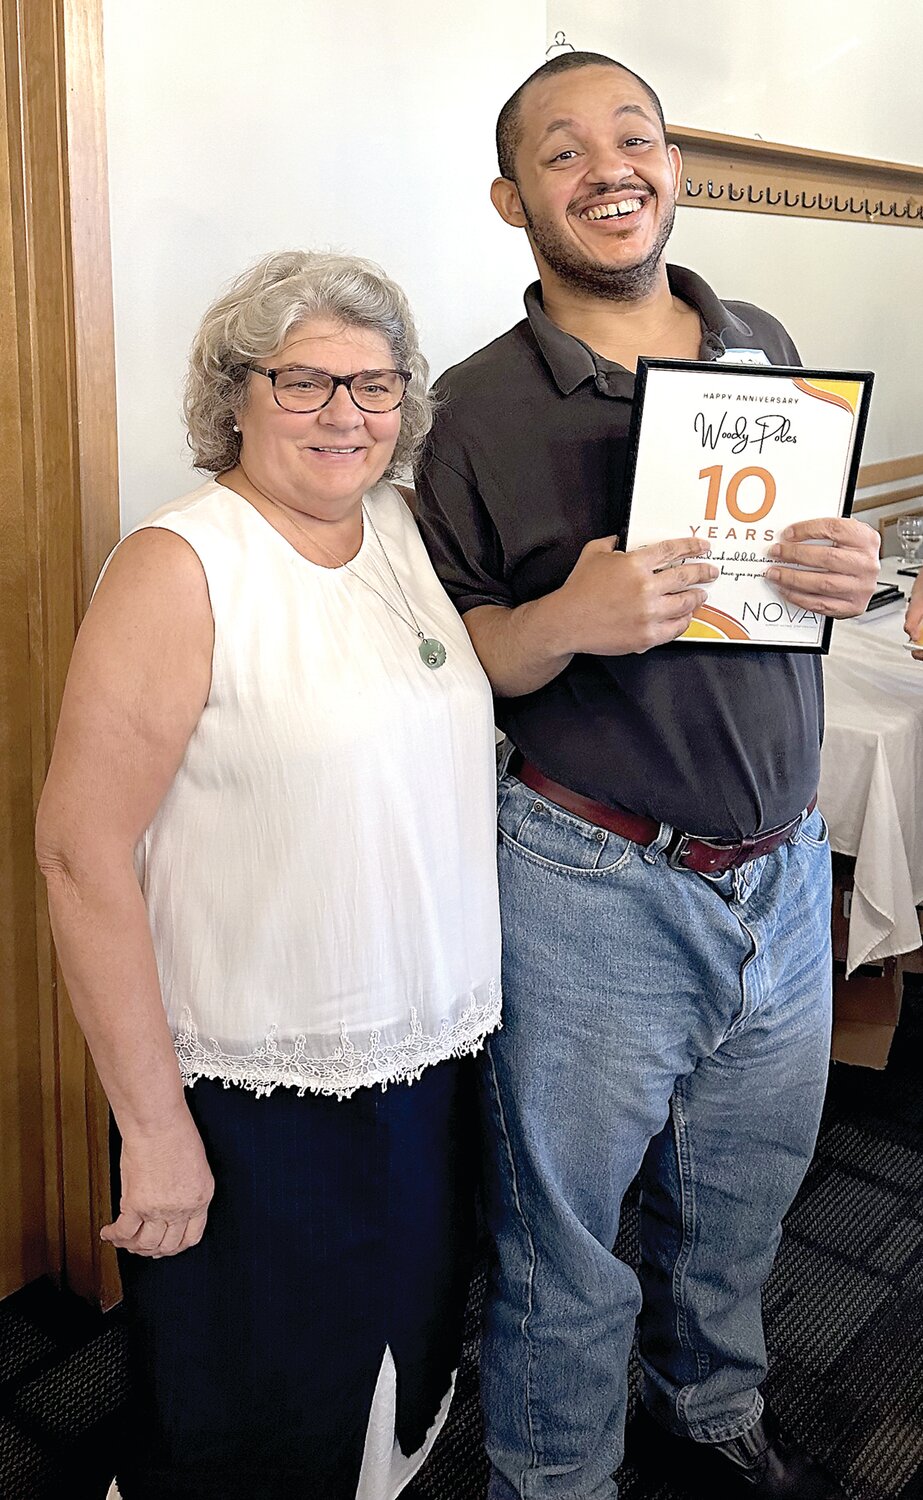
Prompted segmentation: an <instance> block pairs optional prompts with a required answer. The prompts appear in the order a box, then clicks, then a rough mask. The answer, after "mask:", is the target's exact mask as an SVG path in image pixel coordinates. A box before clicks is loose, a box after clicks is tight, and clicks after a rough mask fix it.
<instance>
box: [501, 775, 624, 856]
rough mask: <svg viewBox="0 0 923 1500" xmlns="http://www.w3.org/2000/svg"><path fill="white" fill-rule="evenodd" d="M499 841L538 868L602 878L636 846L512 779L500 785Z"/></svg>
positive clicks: (506, 778)
mask: <svg viewBox="0 0 923 1500" xmlns="http://www.w3.org/2000/svg"><path fill="white" fill-rule="evenodd" d="M498 822H499V830H500V841H501V843H504V844H506V845H508V846H509V847H511V848H513V849H515V850H516V852H517V853H519V854H522V855H524V856H525V857H526V858H527V859H530V860H533V861H535V862H537V863H539V864H543V865H547V866H552V867H554V868H556V869H559V870H566V871H568V872H569V873H570V874H575V875H592V876H597V877H599V876H604V875H610V874H613V873H614V872H617V871H620V870H622V869H624V868H625V866H626V865H627V864H628V863H629V862H630V860H631V858H632V855H633V854H634V852H635V851H636V849H637V847H638V846H637V845H636V844H634V843H632V842H631V841H630V840H629V839H624V838H622V837H621V836H620V835H619V834H617V833H612V832H610V830H609V829H607V828H599V827H597V826H596V824H595V823H588V822H586V821H585V820H584V819H583V818H577V817H575V816H574V815H573V813H569V812H566V811H565V810H564V808H562V807H558V805H557V803H555V802H549V801H547V800H546V799H545V798H544V797H536V795H535V793H534V792H533V791H531V789H530V788H529V787H527V786H524V785H523V783H522V782H521V781H518V780H517V778H516V777H515V776H509V775H507V776H504V777H502V778H501V782H500V810H499V820H498Z"/></svg>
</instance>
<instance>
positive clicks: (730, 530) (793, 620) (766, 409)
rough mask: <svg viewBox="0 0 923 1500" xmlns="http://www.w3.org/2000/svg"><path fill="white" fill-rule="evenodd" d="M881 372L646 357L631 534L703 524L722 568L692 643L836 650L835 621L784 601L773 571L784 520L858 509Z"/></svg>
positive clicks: (643, 537) (697, 528) (696, 529)
mask: <svg viewBox="0 0 923 1500" xmlns="http://www.w3.org/2000/svg"><path fill="white" fill-rule="evenodd" d="M872 380H873V376H872V375H871V374H869V373H868V372H867V371H864V372H858V373H854V372H851V373H847V372H842V371H831V370H794V369H779V368H775V367H773V366H769V365H726V364H720V363H713V364H704V363H702V364H700V363H693V362H690V361H684V360H657V359H651V360H641V361H639V364H638V378H637V385H636V394H635V406H634V411H633V414H632V430H631V451H630V457H629V470H628V485H629V491H630V510H629V518H628V525H627V528H626V530H625V536H624V540H623V543H622V545H624V547H625V550H626V551H633V550H634V549H635V548H636V547H643V546H646V545H648V544H649V543H651V542H660V541H666V540H667V539H668V538H671V537H682V536H685V535H686V534H687V533H688V534H689V535H690V536H696V537H700V538H702V537H704V538H706V539H707V540H708V541H709V542H710V543H711V549H712V556H711V561H712V562H713V563H715V564H716V565H717V566H718V567H719V568H720V570H721V573H720V576H719V577H718V578H717V579H716V580H715V582H714V583H712V584H710V585H709V586H708V600H707V603H705V604H704V605H703V606H702V607H701V609H699V610H697V611H696V613H695V615H694V616H693V619H692V622H691V624H690V626H689V628H688V630H686V631H685V633H684V634H683V635H682V636H680V637H679V640H680V641H681V642H686V641H688V642H691V643H694V644H696V645H704V644H707V643H711V644H713V645H721V646H761V647H769V648H773V647H774V648H775V649H777V650H782V651H792V650H796V651H797V650H801V651H826V650H827V648H828V645H829V641H830V629H831V621H830V620H829V619H827V618H826V617H825V616H823V615H817V614H814V613H813V612H812V611H810V610H804V609H800V608H798V607H797V606H795V605H791V604H788V603H786V601H785V600H784V599H782V597H781V595H780V594H778V593H777V592H776V590H775V589H774V588H773V587H772V584H770V583H768V582H767V581H766V579H765V578H764V576H763V575H764V574H765V572H766V569H767V567H769V566H770V565H771V562H772V559H771V558H770V557H769V556H768V549H769V548H770V547H771V546H772V544H773V542H775V541H777V540H778V539H779V537H780V534H781V532H782V531H783V530H784V528H785V527H786V526H790V525H792V524H793V523H794V522H796V521H810V520H816V519H818V518H819V517H822V516H824V517H825V516H844V515H848V514H849V511H850V507H851V505H852V497H853V492H854V490H855V485H856V475H857V472H858V468H859V457H860V453H861V448H862V437H863V435H864V431H865V423H866V418H867V415H868V405H869V398H870V395H871V388H872Z"/></svg>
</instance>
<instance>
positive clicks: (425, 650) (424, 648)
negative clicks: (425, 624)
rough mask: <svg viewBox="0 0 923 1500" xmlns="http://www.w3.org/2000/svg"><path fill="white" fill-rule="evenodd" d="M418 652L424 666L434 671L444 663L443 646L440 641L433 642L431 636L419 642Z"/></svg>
mask: <svg viewBox="0 0 923 1500" xmlns="http://www.w3.org/2000/svg"><path fill="white" fill-rule="evenodd" d="M419 651H420V656H421V657H422V658H423V661H424V662H425V664H426V666H428V667H432V668H433V670H434V671H435V669H436V667H441V666H442V664H443V662H444V661H445V646H444V645H443V644H442V642H441V641H434V640H433V639H432V637H431V636H427V637H426V639H425V640H423V641H421V642H420V646H419Z"/></svg>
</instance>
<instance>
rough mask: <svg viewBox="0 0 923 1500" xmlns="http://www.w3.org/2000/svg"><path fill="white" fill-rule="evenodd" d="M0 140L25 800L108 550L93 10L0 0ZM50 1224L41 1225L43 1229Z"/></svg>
mask: <svg viewBox="0 0 923 1500" xmlns="http://www.w3.org/2000/svg"><path fill="white" fill-rule="evenodd" d="M0 3H2V15H3V28H4V38H5V42H6V47H7V73H6V97H7V100H8V101H9V100H10V99H11V98H13V97H15V98H16V99H17V101H18V104H17V108H18V110H19V116H18V119H17V120H16V122H15V131H14V132H13V134H12V135H11V140H12V141H13V142H14V144H15V146H16V148H17V150H16V152H15V153H13V152H11V154H16V156H17V160H18V167H17V178H16V180H15V181H14V182H13V184H12V200H13V216H14V219H15V221H16V222H15V226H14V235H13V246H14V261H15V302H16V312H17V330H18V358H19V369H20V388H21V400H22V413H21V431H22V434H23V453H24V458H23V487H22V490H23V495H24V497H25V510H26V517H27V534H26V538H25V548H26V553H27V557H28V560H29V569H30V601H29V630H30V640H31V648H32V726H33V784H32V798H33V806H34V805H37V800H38V795H39V792H40V789H41V784H42V782H43V780H44V775H45V769H46V767H47V761H48V757H49V754H50V750H51V745H52V742H53V737H54V730H55V725H56V723H57V717H58V712H59V709H60V702H61V694H62V691H63V686H64V680H65V677H66V673H67V667H68V663H69V660H70V655H71V651H72V648H73V642H74V636H75V634H76V630H77V625H78V623H79V620H80V618H81V615H82V612H83V607H84V604H85V601H86V599H87V598H88V595H89V592H90V590H91V589H92V586H93V583H94V581H95V578H96V575H97V572H98V569H99V565H100V563H101V561H102V559H103V557H104V556H105V554H106V553H107V552H108V551H109V550H110V548H111V547H112V546H113V545H114V543H115V542H116V541H117V540H118V535H119V506H118V464H117V451H116V426H115V354H114V343H113V333H112V322H113V319H112V293H111V276H110V269H109V268H110V252H109V217H108V193H107V186H106V152H105V108H104V75H103V54H102V0H45V3H43V4H34V3H32V0H0ZM35 879H36V887H37V895H36V912H37V961H38V967H39V975H40V979H39V1008H40V1014H41V1036H42V1041H41V1047H42V1075H43V1093H44V1100H45V1130H44V1137H45V1151H46V1161H47V1163H48V1173H47V1174H46V1175H47V1178H48V1181H49V1189H48V1203H47V1213H48V1221H49V1238H50V1239H53V1237H54V1234H55V1232H57V1236H58V1247H59V1253H58V1267H59V1269H60V1270H61V1271H62V1272H63V1274H64V1276H65V1278H66V1280H67V1282H68V1284H69V1285H70V1286H71V1287H72V1288H73V1289H74V1290H75V1291H78V1292H80V1293H81V1294H83V1295H85V1296H87V1297H91V1298H93V1299H94V1300H98V1301H101V1302H102V1303H103V1304H104V1305H107V1304H109V1303H110V1302H111V1301H112V1300H114V1299H115V1297H116V1296H117V1291H118V1282H117V1278H116V1273H115V1260H114V1256H113V1255H112V1252H111V1250H110V1249H109V1247H106V1246H103V1245H102V1244H101V1242H100V1240H99V1225H100V1223H101V1222H102V1219H103V1217H104V1215H105V1213H106V1210H107V1200H108V1153H107V1150H106V1141H105V1136H106V1118H107V1115H106V1107H105V1101H104V1099H103V1097H102V1092H101V1090H100V1087H99V1084H98V1081H97V1080H96V1076H95V1072H94V1071H93V1068H92V1064H91V1062H90V1059H89V1056H88V1053H87V1050H86V1047H85V1045H84V1042H83V1038H82V1036H81V1034H80V1032H79V1030H78V1028H77V1025H76V1022H75V1020H74V1018H73V1014H72V1012H71V1008H70V1003H69V1001H68V999H67V996H66V993H65V990H64V986H63V982H62V980H61V978H60V975H59V973H58V970H57V965H56V962H55V958H54V954H53V948H52V944H51V937H50V931H49V925H48V920H47V909H46V906H45V900H44V890H43V888H42V886H41V883H40V881H39V880H38V876H37V872H36V875H35ZM55 1220H56V1221H57V1229H56V1230H55Z"/></svg>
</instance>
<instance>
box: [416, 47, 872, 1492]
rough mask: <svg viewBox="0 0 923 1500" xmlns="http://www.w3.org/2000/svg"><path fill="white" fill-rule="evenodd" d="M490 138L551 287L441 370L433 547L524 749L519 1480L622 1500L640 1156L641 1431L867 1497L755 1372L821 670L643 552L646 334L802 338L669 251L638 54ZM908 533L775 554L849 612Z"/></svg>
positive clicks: (538, 290)
mask: <svg viewBox="0 0 923 1500" xmlns="http://www.w3.org/2000/svg"><path fill="white" fill-rule="evenodd" d="M497 137H498V152H499V158H500V173H501V175H500V177H499V178H498V179H497V180H496V181H495V182H494V184H493V188H492V198H493V203H494V206H495V207H496V208H497V210H498V212H499V213H500V214H501V216H502V217H503V218H504V219H505V220H506V222H507V223H508V224H511V225H514V226H516V227H520V228H523V229H525V231H526V234H527V236H528V238H529V242H530V245H531V248H532V251H533V254H534V256H535V260H536V263H537V265H538V271H539V277H540V285H535V286H532V287H530V288H529V290H528V291H527V293H526V312H527V318H526V319H525V320H524V321H523V322H522V323H520V324H518V325H517V326H516V327H515V328H513V329H512V330H511V331H510V332H509V333H507V334H505V335H503V337H501V338H499V339H497V340H496V341H495V342H494V343H493V344H491V345H489V346H488V347H487V348H486V349H483V350H481V351H480V352H479V353H477V354H475V355H473V356H472V357H471V358H470V359H468V360H466V361H465V362H464V363H463V364H461V365H458V366H457V367H456V368H454V369H452V370H450V371H449V372H448V373H447V375H446V376H445V377H444V378H443V380H442V382H441V384H440V387H439V389H440V392H441V395H442V397H443V400H444V405H443V407H442V409H441V411H440V413H439V415H438V417H437V420H436V425H435V428H434V431H433V434H432V437H431V440H430V443H429V447H428V450H427V452H426V454H425V455H424V459H423V463H422V468H421V472H420V475H419V492H420V513H421V523H422V526H423V530H424V535H425V537H426V540H427V543H428V546H429V548H430V551H431V554H432V556H433V558H434V560H435V563H436V566H437V569H438V571H439V572H440V574H441V577H442V579H443V581H444V583H445V584H446V586H447V588H448V589H449V591H450V593H451V594H452V596H453V597H454V599H455V602H456V604H457V606H458V608H459V609H460V610H461V611H462V612H463V614H464V617H465V623H466V625H467V626H468V628H469V631H470V634H471V637H472V640H473V642H474V645H475V647H476V649H477V652H478V654H479V656H480V658H481V661H482V662H483V664H484V667H485V669H486V671H487V673H488V675H489V677H490V679H491V681H492V683H493V687H494V691H495V695H496V699H497V716H498V722H499V723H500V725H501V726H502V727H503V728H504V729H505V731H506V734H507V736H508V738H509V741H510V742H511V745H512V747H513V750H512V757H511V759H510V761H509V764H508V765H507V767H506V770H505V774H504V775H503V776H502V778H501V785H500V869H501V888H502V903H503V915H504V921H505V936H504V943H505V954H504V990H505V996H504V1006H505V1026H504V1029H503V1030H502V1032H500V1033H498V1034H497V1036H496V1037H495V1039H493V1040H492V1041H491V1044H490V1049H489V1053H488V1055H487V1058H486V1066H485V1075H486V1084H485V1088H486V1094H487V1100H488V1109H489V1111H490V1118H491V1123H492V1130H491V1132H490V1134H491V1137H492V1148H491V1150H492V1158H493V1159H492V1161H491V1162H490V1167H489V1192H490V1214H491V1222H492V1229H493V1233H494V1235H495V1239H496V1245H497V1250H498V1264H497V1267H496V1270H495V1273H494V1277H493V1284H492V1288H491V1292H490V1296H489V1305H488V1310H487V1318H486V1330H485V1343H484V1358H483V1391H484V1404H485V1412H486V1432H487V1445H488V1450H489V1453H490V1458H491V1462H492V1465H493V1468H492V1475H491V1488H490V1491H489V1494H490V1496H491V1500H508V1497H512V1496H522V1497H526V1496H527V1497H529V1500H552V1497H565V1496H566V1497H568V1500H578V1497H579V1500H609V1497H613V1496H615V1495H616V1492H617V1491H616V1485H615V1481H614V1480H613V1478H612V1474H613V1471H614V1470H615V1469H616V1468H617V1466H618V1464H619V1462H620V1460H621V1456H622V1433H623V1426H624V1417H625V1406H626V1368H627V1362H628V1354H629V1349H630V1346H631V1341H632V1335H633V1330H634V1323H635V1318H636V1315H637V1313H638V1311H639V1308H640V1305H641V1291H640V1287H639V1282H638V1279H637V1278H636V1277H635V1275H634V1273H633V1272H632V1271H631V1269H630V1268H629V1267H627V1266H625V1265H623V1264H622V1263H621V1262H619V1261H618V1260H617V1259H616V1258H615V1257H614V1256H613V1255H612V1254H611V1250H612V1246H613V1243H614V1241H615V1237H616V1231H617V1228H618V1221H619V1211H620V1205H621V1201H622V1197H623V1194H624V1193H625V1190H626V1189H627V1187H628V1186H629V1184H630V1183H631V1181H632V1179H633V1178H634V1177H635V1175H636V1173H637V1172H638V1171H639V1169H642V1163H643V1179H642V1180H643V1199H642V1261H643V1264H642V1271H641V1286H643V1290H644V1312H643V1316H642V1319H641V1323H640V1352H641V1359H642V1364H643V1370H644V1393H643V1394H644V1403H645V1410H646V1413H647V1415H646V1417H645V1419H644V1422H643V1433H644V1435H645V1440H646V1445H647V1448H648V1450H653V1451H655V1452H656V1453H657V1454H658V1455H659V1456H660V1458H661V1459H666V1460H667V1461H668V1463H669V1465H670V1466H671V1469H672V1473H673V1474H674V1475H675V1476H677V1477H678V1478H679V1479H680V1481H682V1480H685V1481H686V1482H687V1483H688V1484H689V1486H691V1488H692V1490H693V1492H694V1493H697V1494H708V1495H718V1494H720V1495H736V1494H738V1493H739V1494H741V1495H757V1496H783V1495H784V1496H800V1497H821V1496H824V1497H827V1496H834V1495H839V1494H840V1493H841V1492H840V1491H839V1490H838V1489H837V1488H836V1487H835V1486H834V1485H833V1483H832V1482H831V1481H829V1480H828V1478H827V1477H826V1476H825V1475H824V1474H823V1473H822V1472H821V1470H820V1469H819V1468H818V1467H817V1466H815V1465H814V1464H813V1463H812V1462H811V1461H810V1460H809V1459H808V1457H807V1456H806V1455H805V1454H803V1453H802V1452H800V1451H799V1450H798V1449H796V1448H795V1447H794V1446H792V1445H791V1444H789V1443H787V1442H786V1441H785V1440H784V1438H782V1437H781V1436H780V1435H779V1434H778V1432H777V1429H776V1427H775V1424H774V1423H773V1422H772V1420H771V1417H770V1415H769V1413H768V1412H767V1411H766V1410H764V1406H763V1401H762V1397H761V1396H760V1393H759V1389H758V1387H759V1384H760V1381H761V1380H762V1378H763V1376H764V1375H765V1372H766V1360H765V1348H764V1343H763V1334H762V1327H761V1321H760V1290H761V1287H762V1285H763V1283H764V1281H765V1279H766V1276H767V1275H768V1272H769V1270H770V1267H771V1264H772V1260H773V1255H774V1252H775V1249H776V1246H777V1243H778V1238H779V1226H780V1221H781V1219H782V1216H783V1214H784V1213H785V1211H786V1209H787V1208H788V1206H789V1204H790V1203H791V1201H792V1199H793V1197H794V1195H795V1193H796V1191H797V1189H798V1186H799V1184H800V1182H801V1180H802V1177H803V1174H804V1171H805V1169H806V1167H807V1164H808V1161H809V1159H810V1156H811V1152H812V1149H813V1145H814V1140H815V1135H816V1130H817V1125H818V1119H819V1114H820V1108H821V1101H822V1097H823V1092H824V1086H825V1080H826V1066H827V1058H828V1050H829V1017H830V994H829V983H830V962H829V948H828V932H829V920H830V891H829V855H828V849H827V845H826V834H825V829H824V826H823V821H822V819H821V817H820V814H819V813H818V812H817V811H814V810H813V799H814V793H815V789H816V786H817V776H818V751H819V741H820V727H821V679H820V667H819V662H818V660H817V658H816V657H812V656H807V655H787V654H776V653H771V652H760V651H757V650H748V649H739V650H735V652H734V653H733V654H731V653H728V652H720V651H718V652H714V651H712V650H710V649H709V648H707V647H696V646H678V647H671V646H670V645H669V643H670V642H672V641H674V640H675V639H676V637H677V636H678V635H680V634H681V633H682V632H683V630H684V629H685V628H686V626H687V624H688V623H689V620H690V618H691V615H692V612H693V610H694V609H695V608H696V607H697V606H698V605H699V604H700V603H701V602H702V601H703V600H704V598H705V597H706V591H707V585H708V582H709V580H710V579H711V578H713V577H714V576H715V573H716V569H715V568H714V567H713V566H712V565H711V564H710V563H709V562H708V559H707V556H706V552H707V548H705V547H703V546H700V545H698V544H697V543H695V542H693V541H692V540H691V539H690V537H689V536H686V537H685V538H683V537H678V538H677V539H675V540H673V541H667V542H664V543H662V544H660V545H657V546H652V547H649V548H645V549H643V550H641V551H638V552H635V553H633V554H631V555H626V554H624V553H622V552H619V551H616V550H614V548H615V543H616V539H617V534H618V532H619V531H620V530H621V529H622V528H623V525H624V520H625V493H624V482H623V480H624V467H625V460H626V448H627V433H628V423H629V415H630V408H631V398H632V392H633V384H634V377H633V371H634V369H635V366H636V362H637V359H638V356H639V355H642V354H645V355H652V356H653V355H661V356H674V357H679V358H688V359H720V358H724V357H728V358H730V359H734V360H740V359H742V358H743V359H749V360H757V361H762V362H766V361H767V360H768V362H770V363H773V364H781V365H792V364H797V363H798V358H797V354H796V351H795V348H794V346H793V344H792V342H791V340H790V339H789V337H788V335H787V334H786V333H785V331H784V329H782V328H781V327H780V325H779V324H778V323H777V322H776V321H775V320H774V319H772V318H771V317H769V316H768V315H767V314H766V313H764V312H761V311H760V310H759V309H757V308H753V307H749V306H746V305H742V304H739V303H735V304H731V305H727V304H724V303H722V302H720V301H719V300H718V298H717V296H716V295H715V293H714V292H713V291H712V290H711V288H710V287H708V286H707V285H706V284H705V282H704V281H702V280H701V279H700V278H699V277H698V276H695V275H693V274H692V273H691V272H689V271H684V270H682V269H681V268H679V267H667V266H666V265H665V263H664V259H663V251H664V247H665V245H666V242H667V239H668V237H669V234H670V229H671V226H672V222H673V215H674V205H675V201H676V194H677V191H678V187H679V182H680V171H681V162H680V156H679V152H678V151H677V150H676V148H675V147H673V146H669V145H668V144H667V142H666V140H665V137H664V125H663V114H662V111H661V108H660V104H659V102H658V100H657V98H656V95H655V94H654V93H653V91H652V90H651V89H650V88H649V87H648V85H647V84H646V83H644V82H643V81H642V80H641V79H640V78H638V77H637V76H636V75H635V74H633V73H631V72H629V71H628V70H627V69H625V68H623V67H621V66H620V65H619V64H617V63H615V62H613V61H612V59H610V58H606V57H601V56H598V55H596V54H590V53H571V54H568V55H566V56H562V57H559V58H556V59H555V60H554V61H553V62H551V63H548V64H546V65H545V66H544V67H542V68H540V69H539V70H538V71H537V72H536V73H535V74H533V75H532V77H531V78H529V79H528V80H527V81H526V82H525V84H523V86H522V87H521V88H520V89H518V90H517V92H516V93H515V94H514V95H513V97H512V99H511V100H510V101H509V102H508V103H507V104H506V105H505V106H504V109H503V111H502V113H501V115H500V119H499V122H498V130H497ZM754 351H755V352H754ZM809 538H811V539H816V542H817V541H819V543H820V545H817V544H816V542H815V544H813V545H807V541H808V539H809ZM877 549H878V538H877V536H876V535H875V534H874V533H873V532H872V531H871V530H870V529H869V528H867V527H865V526H861V525H859V524H858V523H856V522H853V521H848V520H838V519H833V520H819V521H817V522H816V523H811V524H803V525H800V526H798V527H796V528H795V529H794V534H793V535H792V536H791V537H790V538H787V539H786V540H785V541H784V543H783V544H782V545H781V546H780V547H779V548H778V554H777V560H776V563H775V565H774V566H773V567H772V568H771V570H770V574H769V576H770V578H771V579H772V580H773V582H774V584H775V587H776V588H777V590H778V593H779V595H780V596H781V597H782V598H784V599H785V600H786V601H788V602H790V603H791V604H797V605H803V606H804V607H805V608H807V609H814V610H818V611H821V612H823V613H825V614H828V615H831V616H834V617H837V618H839V617H844V616H847V615H855V614H858V613H860V612H861V611H862V609H863V608H864V607H865V604H866V602H867V600H868V598H869V596H870V594H871V592H872V589H873V586H874V582H875V578H876V576H877V568H878V565H877ZM682 559H686V560H685V561H681V560H682ZM794 563H799V564H807V565H808V566H809V567H810V568H811V570H812V571H810V572H806V571H797V572H795V571H792V569H791V567H790V566H789V565H791V564H794ZM683 835H698V836H699V837H698V838H689V837H683ZM703 837H704V839H705V840H710V841H712V842H711V843H703V842H701V839H702V838H703ZM715 843H717V845H718V847H717V848H715V847H714V844H715ZM703 871H705V872H706V873H702V872H703Z"/></svg>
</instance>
